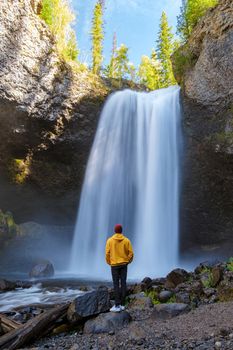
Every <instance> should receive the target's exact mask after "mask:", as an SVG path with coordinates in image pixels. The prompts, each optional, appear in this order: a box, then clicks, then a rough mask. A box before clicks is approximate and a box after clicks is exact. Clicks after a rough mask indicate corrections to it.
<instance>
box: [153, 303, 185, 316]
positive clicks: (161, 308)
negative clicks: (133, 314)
mask: <svg viewBox="0 0 233 350" xmlns="http://www.w3.org/2000/svg"><path fill="white" fill-rule="evenodd" d="M189 311H190V307H189V306H188V305H187V304H182V303H171V304H159V305H155V306H154V309H153V311H152V314H151V317H152V319H154V320H158V319H160V320H167V319H169V318H172V317H175V316H178V315H180V314H184V313H187V312H189Z"/></svg>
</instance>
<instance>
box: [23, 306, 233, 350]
mask: <svg viewBox="0 0 233 350" xmlns="http://www.w3.org/2000/svg"><path fill="white" fill-rule="evenodd" d="M152 310H153V309H145V310H143V309H138V310H135V309H134V310H133V309H132V310H130V309H129V310H128V311H129V312H130V314H131V316H132V318H133V321H132V322H131V324H130V325H129V326H128V327H126V328H124V329H122V330H120V331H118V332H116V333H111V334H100V335H84V334H82V332H78V331H77V332H73V333H68V334H59V335H54V336H51V337H47V338H42V339H40V340H38V341H36V342H35V343H34V344H33V345H31V347H27V348H24V350H26V349H27V350H29V349H30V350H32V349H33V350H45V349H53V350H55V349H56V350H63V349H67V350H89V349H93V350H102V349H106V350H119V349H122V350H124V349H125V350H126V349H127V350H137V349H150V350H157V349H166V350H169V349H177V350H178V349H179V350H189V349H197V350H215V349H225V350H232V349H233V323H232V320H233V302H225V303H216V304H211V305H203V306H200V307H199V308H197V309H195V310H192V311H190V312H189V313H188V314H184V315H180V316H177V317H175V318H173V319H170V320H166V321H157V320H156V321H153V320H152V319H151V318H150V314H151V312H152Z"/></svg>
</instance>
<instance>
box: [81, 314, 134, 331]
mask: <svg viewBox="0 0 233 350" xmlns="http://www.w3.org/2000/svg"><path fill="white" fill-rule="evenodd" d="M130 321H131V316H130V314H129V313H128V312H127V311H123V312H118V313H113V312H108V313H106V314H100V315H99V316H97V317H96V318H95V319H93V320H88V321H87V322H86V323H85V325H84V333H86V334H97V333H110V332H115V331H116V330H119V329H121V328H123V327H125V326H126V325H128V324H129V322H130Z"/></svg>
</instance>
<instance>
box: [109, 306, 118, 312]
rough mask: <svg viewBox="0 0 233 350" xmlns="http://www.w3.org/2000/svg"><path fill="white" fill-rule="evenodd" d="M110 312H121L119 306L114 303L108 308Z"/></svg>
mask: <svg viewBox="0 0 233 350" xmlns="http://www.w3.org/2000/svg"><path fill="white" fill-rule="evenodd" d="M110 311H111V312H121V307H120V305H119V306H116V305H114V306H113V307H111V309H110Z"/></svg>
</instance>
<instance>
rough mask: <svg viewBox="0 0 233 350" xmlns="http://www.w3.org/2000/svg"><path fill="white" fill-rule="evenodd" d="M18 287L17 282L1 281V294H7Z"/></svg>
mask: <svg viewBox="0 0 233 350" xmlns="http://www.w3.org/2000/svg"><path fill="white" fill-rule="evenodd" d="M16 287H17V285H16V283H15V282H11V281H7V280H4V279H0V292H7V291H9V290H13V289H15V288H16Z"/></svg>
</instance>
